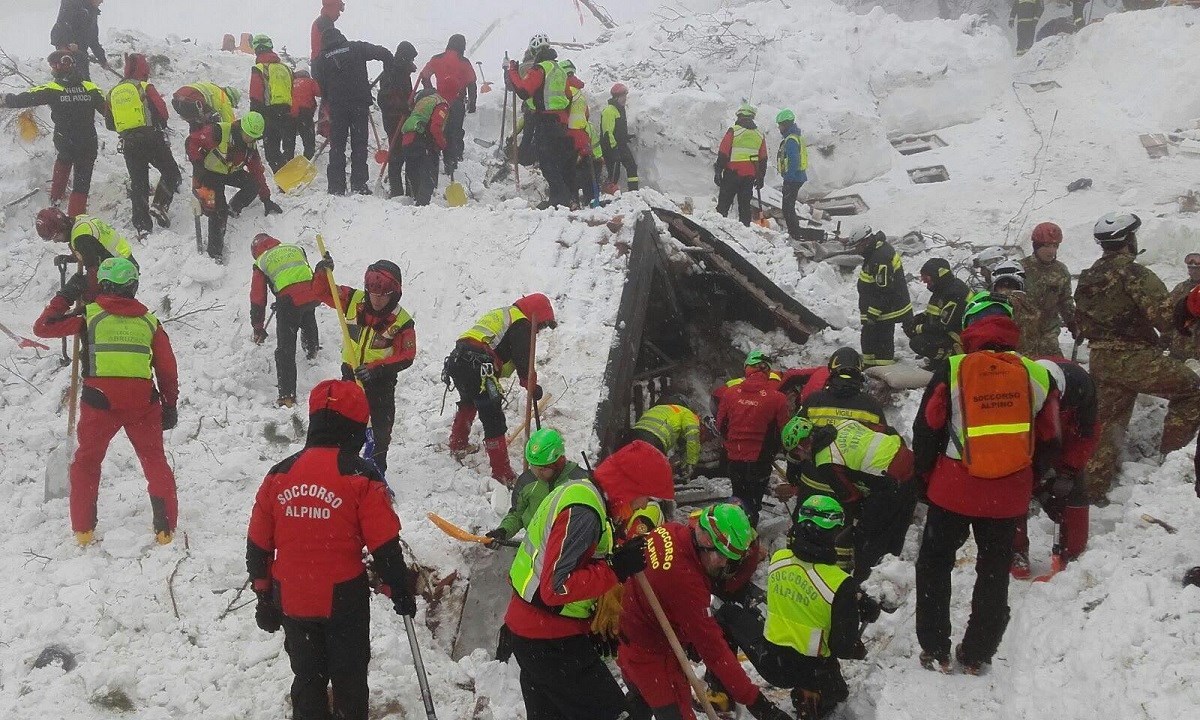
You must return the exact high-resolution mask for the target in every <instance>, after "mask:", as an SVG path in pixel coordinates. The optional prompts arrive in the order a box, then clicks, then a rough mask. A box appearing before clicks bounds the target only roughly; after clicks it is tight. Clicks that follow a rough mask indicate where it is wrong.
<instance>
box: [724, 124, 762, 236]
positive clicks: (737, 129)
mask: <svg viewBox="0 0 1200 720" xmlns="http://www.w3.org/2000/svg"><path fill="white" fill-rule="evenodd" d="M757 114H758V110H757V109H756V108H755V107H754V106H753V105H751V104H750V103H748V102H744V103H742V106H741V107H739V108H738V111H737V120H736V121H735V122H734V124H733V127H731V128H729V129H728V130H726V131H725V137H723V138H721V146H720V147H719V148H718V149H717V164H716V165H715V166H714V172H715V174H714V175H713V182H714V183H716V184H717V187H719V188H720V189H721V191H720V193H719V194H718V195H717V213H719V214H720V215H721V216H722V217H724V216H725V215H727V214H728V213H729V208H730V207H732V206H733V200H734V198H737V204H738V220H739V221H741V223H742V224H743V225H745V226H746V227H750V196H751V195H752V194H753V193H754V190H755V188H757V189H759V190H762V186H763V182H764V181H765V180H766V177H767V157H768V156H767V141H766V139H765V137H764V136H763V134H762V132H761V131H760V130H759V129H758V126H757V125H755V124H754V116H755V115H757Z"/></svg>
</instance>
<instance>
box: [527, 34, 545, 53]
mask: <svg viewBox="0 0 1200 720" xmlns="http://www.w3.org/2000/svg"><path fill="white" fill-rule="evenodd" d="M549 46H550V36H548V35H546V33H538V34H537V35H534V36H533V37H531V38H529V49H530V50H533V51H537V50H541V49H542V48H544V47H549Z"/></svg>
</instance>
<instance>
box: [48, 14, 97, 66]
mask: <svg viewBox="0 0 1200 720" xmlns="http://www.w3.org/2000/svg"><path fill="white" fill-rule="evenodd" d="M99 17H100V8H98V7H94V6H93V5H92V4H91V3H90V2H88V0H62V5H60V6H59V7H58V21H57V22H55V23H54V27H52V28H51V29H50V44H51V45H53V46H54V47H56V48H65V47H66V46H68V45H71V44H74V45H78V46H79V50H80V52H87V51H88V50H91V51H92V54H93V55H95V56H96V59H97V60H99V61H100V62H101V63H102V64H106V63H107V62H108V56H106V55H105V54H104V48H102V47H100V28H99V26H98V24H97V20H98V19H99Z"/></svg>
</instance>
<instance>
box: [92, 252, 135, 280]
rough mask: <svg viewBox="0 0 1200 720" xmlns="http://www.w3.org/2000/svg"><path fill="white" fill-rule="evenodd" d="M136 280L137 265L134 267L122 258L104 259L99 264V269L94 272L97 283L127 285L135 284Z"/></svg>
mask: <svg viewBox="0 0 1200 720" xmlns="http://www.w3.org/2000/svg"><path fill="white" fill-rule="evenodd" d="M137 279H138V269H137V265H134V264H133V263H132V262H130V261H129V260H127V259H125V258H123V257H110V258H108V259H106V260H105V261H104V262H102V263H100V269H99V270H97V271H96V281H97V282H108V283H112V284H113V285H128V284H129V283H131V282H137Z"/></svg>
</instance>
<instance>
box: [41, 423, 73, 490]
mask: <svg viewBox="0 0 1200 720" xmlns="http://www.w3.org/2000/svg"><path fill="white" fill-rule="evenodd" d="M74 456H75V436H73V435H72V436H71V437H69V438H67V441H66V442H65V443H63V444H61V445H59V446H58V447H56V448H54V449H53V450H51V451H50V457H48V458H46V495H45V500H46V502H49V501H51V500H60V499H62V498H65V497H67V496H69V495H70V494H71V480H70V469H71V460H72V458H74Z"/></svg>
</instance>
